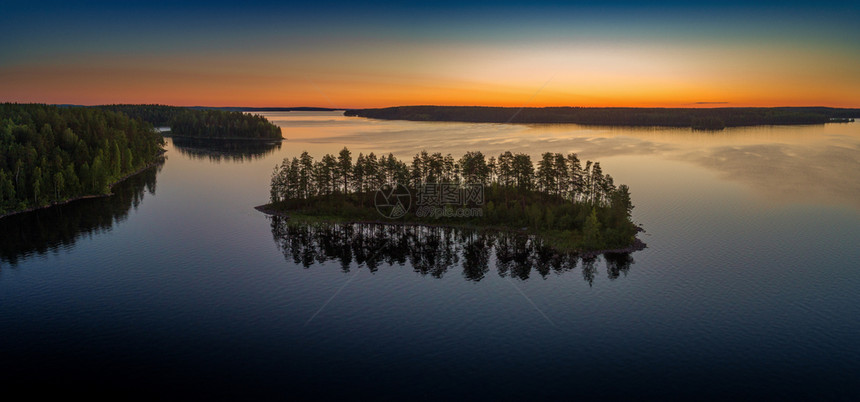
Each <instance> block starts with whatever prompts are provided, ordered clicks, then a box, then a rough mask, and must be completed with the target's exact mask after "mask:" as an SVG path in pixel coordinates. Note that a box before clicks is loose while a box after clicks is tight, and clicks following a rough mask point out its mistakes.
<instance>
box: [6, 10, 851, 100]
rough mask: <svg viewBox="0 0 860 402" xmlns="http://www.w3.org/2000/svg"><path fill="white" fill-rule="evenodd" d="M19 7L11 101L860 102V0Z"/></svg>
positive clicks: (11, 13) (9, 18)
mask: <svg viewBox="0 0 860 402" xmlns="http://www.w3.org/2000/svg"><path fill="white" fill-rule="evenodd" d="M117 3H119V4H112V2H106V1H105V2H87V1H83V2H51V1H38V2H33V1H3V3H2V6H0V7H2V12H0V38H2V40H0V101H14V102H40V103H71V104H85V105H92V104H105V103H162V104H172V105H187V106H190V105H207V106H321V107H334V108H359V107H385V106H397V105H424V104H437V105H498V106H523V105H527V106H558V105H568V106H666V107H696V106H800V105H810V106H811V105H824V106H837V107H860V3H858V2H822V1H818V2H806V3H804V2H786V1H780V2H764V3H757V4H756V5H748V4H746V2H733V1H714V2H652V3H647V4H645V3H640V2H614V3H613V2H606V3H604V2H582V3H577V2H535V3H529V2H504V1H501V2H481V3H479V2H474V3H468V2H451V3H448V2H444V1H433V2H425V3H414V4H411V5H408V6H405V5H398V4H397V3H389V4H386V3H380V2H364V1H350V2H326V1H311V2H304V3H300V4H298V5H295V4H288V3H284V2H269V3H267V2H256V3H254V4H253V5H251V2H249V3H242V2H236V1H231V2H206V3H203V2H199V3H195V2H184V3H182V5H177V4H176V3H177V2H174V1H167V2H161V1H146V2H134V1H132V2H117Z"/></svg>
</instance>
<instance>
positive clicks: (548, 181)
mask: <svg viewBox="0 0 860 402" xmlns="http://www.w3.org/2000/svg"><path fill="white" fill-rule="evenodd" d="M397 185H400V186H403V187H402V188H403V189H405V190H404V191H403V193H402V194H407V195H408V196H409V197H410V199H409V200H408V201H403V205H393V204H392V205H388V206H391V207H392V208H393V209H389V210H387V211H383V212H381V211H380V209H379V207H380V198H379V196H380V192H379V191H378V190H382V191H389V193H388V195H385V196H386V197H388V196H390V195H391V194H393V193H391V191H392V190H393V186H397ZM446 191H447V196H453V197H454V198H450V197H449V198H444V197H446V195H445V194H443V193H445V192H446ZM428 192H433V194H429V195H430V196H433V197H432V198H431V197H428ZM402 194H401V195H402ZM436 196H438V197H436ZM428 200H429V201H430V202H429V203H425V204H423V205H422V201H424V202H427V201H428ZM389 204H391V203H389ZM407 204H408V205H407ZM413 204H414V205H413ZM421 208H424V209H423V211H425V212H427V211H430V212H431V213H424V214H422V213H421V211H422V209H421ZM257 209H258V210H261V211H263V212H266V213H269V214H276V215H282V216H290V218H291V219H294V220H296V221H299V222H320V221H322V222H373V223H383V222H389V223H395V224H429V225H440V226H452V227H468V228H478V229H493V230H508V231H518V232H522V233H526V234H532V235H539V236H541V238H542V239H543V240H545V241H547V243H548V244H549V245H551V246H553V247H555V248H557V249H561V250H567V251H577V252H588V251H594V250H608V249H630V248H641V242H637V240H636V233H637V232H638V231H639V230H640V228H639V227H637V226H636V225H635V224H634V223H633V222H632V220H631V212H632V209H633V203H632V200H631V197H630V191H629V188H628V187H627V186H626V185H623V184H621V185H616V184H615V183H614V180H613V178H612V176H611V175H609V174H604V173H603V170H602V168H601V166H600V163H599V162H592V161H585V162H584V163H583V162H582V161H580V159H579V157H578V156H577V155H576V154H568V155H563V154H560V153H551V152H547V153H544V154H543V155H542V156H541V159H540V160H539V161H538V162H537V165H536V166H535V164H533V163H532V160H531V156H529V155H528V154H522V153H517V154H514V153H512V152H504V153H502V154H500V155H499V156H498V158H497V157H490V158H486V157H485V156H484V155H483V154H482V153H481V152H466V153H465V154H464V155H462V156H461V157H460V158H459V159H455V158H454V157H453V156H452V155H450V154H448V155H442V154H441V153H428V152H426V151H424V152H421V153H420V154H417V155H415V156H414V157H413V159H412V162H411V163H410V164H406V163H405V162H403V161H400V160H398V159H397V158H395V157H394V156H393V155H392V154H388V155H383V156H381V157H377V156H376V155H375V154H374V153H370V154H368V155H364V154H359V155H358V157H357V158H356V160H355V162H353V159H352V152H351V151H349V149H347V148H344V149H343V150H341V152H340V153H339V154H338V155H336V156H335V155H325V156H323V157H322V159H321V160H319V161H316V160H314V158H313V157H312V156H311V155H310V154H308V153H307V152H304V153H302V154H301V156H299V157H294V158H292V159H284V161H283V162H282V163H281V164H280V165H278V166H276V167H275V168H274V170H273V172H272V177H271V186H270V203H269V204H267V205H264V206H260V207H258V208H257ZM389 212H391V215H389V216H386V215H385V214H386V213H389ZM381 213H382V215H381Z"/></svg>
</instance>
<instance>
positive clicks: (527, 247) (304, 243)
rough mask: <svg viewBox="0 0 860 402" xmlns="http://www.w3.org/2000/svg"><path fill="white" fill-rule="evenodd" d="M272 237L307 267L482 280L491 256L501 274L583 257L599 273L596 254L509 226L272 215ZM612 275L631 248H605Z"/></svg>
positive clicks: (569, 264)
mask: <svg viewBox="0 0 860 402" xmlns="http://www.w3.org/2000/svg"><path fill="white" fill-rule="evenodd" d="M271 229H272V237H273V239H274V241H275V243H276V244H277V245H278V248H279V249H280V250H281V252H282V253H283V254H284V257H285V258H286V259H287V260H289V261H292V262H293V263H294V264H298V265H301V266H303V267H305V268H310V267H312V266H316V265H317V264H318V263H323V262H326V261H337V262H339V263H340V264H339V265H340V269H341V270H342V271H343V272H349V271H350V270H351V269H353V264H356V265H361V264H364V265H365V266H366V267H367V268H368V269H369V270H370V271H371V272H375V271H376V270H377V269H378V268H379V265H380V264H382V263H386V264H390V265H404V264H405V263H406V262H409V265H410V266H411V267H412V269H413V270H414V271H415V272H416V273H418V274H420V275H422V276H429V277H433V278H442V277H444V276H445V275H446V274H447V273H448V272H450V271H451V270H452V269H455V268H456V267H457V266H460V267H461V268H462V276H463V279H465V280H468V281H480V280H483V279H484V278H486V277H487V274H489V273H490V261H491V258H490V257H491V256H492V255H494V256H495V260H496V263H495V271H496V273H497V274H498V275H499V276H500V277H513V278H517V279H520V280H527V279H529V278H530V277H531V276H532V275H534V274H535V273H537V275H539V276H540V277H542V278H547V277H548V276H550V275H551V274H552V273H555V274H563V273H566V272H570V271H573V270H574V269H575V268H576V267H577V264H578V262H579V261H580V260H582V261H583V264H582V270H583V272H582V275H583V279H584V280H586V281H587V282H589V284H591V283H593V281H594V279H595V277H596V275H597V267H596V264H595V263H596V257H595V256H594V255H578V254H575V253H563V252H558V251H556V250H553V249H552V248H550V247H547V246H546V244H544V243H543V242H542V241H541V240H540V238H539V237H536V236H528V235H524V234H511V233H505V232H486V231H474V230H460V229H455V228H450V227H431V226H420V225H384V224H374V223H354V224H338V223H315V224H300V223H292V222H290V221H289V220H287V219H283V218H280V217H277V216H275V217H272V221H271ZM603 257H604V260H605V262H606V274H607V277H608V278H609V279H610V280H614V279H617V278H618V277H619V276H620V275H621V274H624V275H626V274H627V272H629V271H630V266H631V265H632V264H633V263H634V261H633V257H632V256H630V254H629V253H605V254H603Z"/></svg>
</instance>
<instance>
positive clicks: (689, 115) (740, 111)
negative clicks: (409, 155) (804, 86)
mask: <svg viewBox="0 0 860 402" xmlns="http://www.w3.org/2000/svg"><path fill="white" fill-rule="evenodd" d="M345 115H346V116H359V117H368V118H374V119H383V120H412V121H458V122H470V123H534V124H539V123H573V124H583V125H601V126H667V127H690V128H693V129H698V130H721V129H723V128H726V127H739V126H757V125H791V124H824V123H829V122H849V121H853V118H854V117H858V116H860V109H839V108H828V107H773V108H755V107H740V108H734V107H725V108H609V107H542V108H536V107H526V108H514V107H485V106H399V107H388V108H379V109H352V110H347V111H346V112H345Z"/></svg>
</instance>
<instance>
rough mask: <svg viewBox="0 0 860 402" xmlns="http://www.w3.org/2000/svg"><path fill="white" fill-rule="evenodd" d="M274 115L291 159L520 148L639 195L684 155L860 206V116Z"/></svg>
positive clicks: (780, 199) (782, 190) (749, 185)
mask: <svg viewBox="0 0 860 402" xmlns="http://www.w3.org/2000/svg"><path fill="white" fill-rule="evenodd" d="M266 115H267V117H271V118H275V120H277V123H278V125H280V126H281V127H282V128H283V129H284V130H285V132H289V133H290V139H291V140H293V144H294V148H295V150H296V151H295V152H296V155H292V154H290V155H289V156H298V155H297V153H300V152H301V151H302V150H308V151H312V153H317V154H324V153H336V152H337V151H339V150H340V149H341V148H343V147H344V146H348V147H349V149H351V150H352V151H353V152H354V153H355V154H357V153H358V152H363V153H365V154H367V153H368V152H375V153H376V154H380V153H389V152H392V153H394V155H395V156H397V157H399V158H401V159H407V158H411V157H412V155H414V154H415V153H417V152H420V151H421V150H422V149H427V150H431V151H433V152H441V153H443V154H446V153H451V154H453V155H455V156H456V155H461V154H462V153H463V152H464V151H466V150H480V151H481V152H483V153H484V154H485V155H498V154H499V153H500V152H504V151H505V150H512V149H513V150H516V151H517V152H524V153H528V154H530V155H531V156H532V159H533V160H534V159H536V158H539V156H540V154H541V153H543V152H547V151H549V150H553V151H554V152H562V153H577V154H579V155H580V157H581V158H585V159H591V160H600V161H601V165H602V166H603V168H604V170H605V171H607V172H610V173H611V174H612V176H613V177H614V178H615V179H616V181H617V182H622V183H625V184H628V185H630V187H631V188H632V189H633V191H634V194H641V193H642V192H647V191H649V190H648V189H647V188H646V186H650V185H652V184H653V183H654V182H655V181H658V180H662V178H654V177H642V178H641V180H642V181H641V182H637V177H636V172H639V171H641V170H642V169H641V166H643V165H644V164H646V163H649V162H651V161H653V160H662V161H680V162H682V163H686V164H690V165H693V166H697V167H704V168H705V169H707V170H709V171H711V172H715V173H717V174H718V178H719V179H720V180H721V181H723V182H735V183H739V184H741V185H743V186H744V187H745V188H746V189H748V190H751V191H752V192H754V193H755V194H757V195H759V196H761V197H762V198H763V199H765V200H767V201H768V202H769V203H803V204H808V203H820V204H834V203H835V204H843V205H848V206H850V207H853V208H855V209H858V208H860V181H858V180H851V178H853V177H854V175H856V172H857V171H858V170H860V157H858V155H860V123H858V122H854V123H829V124H824V125H820V124H819V125H800V126H755V127H733V128H728V129H726V130H723V131H719V132H714V133H709V132H701V131H691V130H690V129H689V128H671V127H602V126H579V125H576V124H493V123H450V122H406V121H386V120H372V119H365V118H360V117H346V116H342V113H340V112H316V113H305V114H295V115H290V114H289V113H281V114H277V113H270V114H269V113H267V114H266ZM308 122H312V123H313V124H314V126H313V127H314V128H313V129H312V130H309V129H305V125H307V124H308ZM291 148H292V147H291ZM287 152H288V153H290V152H291V150H287ZM652 158H653V159H652ZM694 175H696V173H695V172H694V171H693V170H690V171H686V170H678V171H675V172H673V177H680V176H685V177H686V178H689V179H691V181H709V180H712V178H710V177H701V178H700V177H693V176H694ZM634 203H635V199H634Z"/></svg>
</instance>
